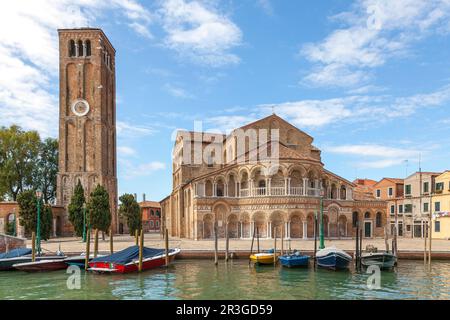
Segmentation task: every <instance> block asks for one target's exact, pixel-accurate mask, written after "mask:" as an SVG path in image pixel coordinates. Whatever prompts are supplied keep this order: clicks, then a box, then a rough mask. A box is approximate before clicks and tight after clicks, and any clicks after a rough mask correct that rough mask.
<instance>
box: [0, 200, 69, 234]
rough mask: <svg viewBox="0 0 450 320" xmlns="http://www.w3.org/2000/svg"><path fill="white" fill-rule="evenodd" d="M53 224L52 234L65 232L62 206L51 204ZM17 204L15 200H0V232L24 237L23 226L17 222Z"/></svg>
mask: <svg viewBox="0 0 450 320" xmlns="http://www.w3.org/2000/svg"><path fill="white" fill-rule="evenodd" d="M52 213H53V226H52V236H53V237H58V236H62V235H65V234H67V232H68V230H64V227H65V225H66V224H65V223H64V219H65V209H64V207H62V206H52ZM19 218H20V216H19V204H18V203H17V202H13V201H11V202H0V233H5V234H10V235H14V236H17V237H25V232H24V228H23V227H22V226H20V224H19Z"/></svg>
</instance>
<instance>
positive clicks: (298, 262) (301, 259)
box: [278, 251, 310, 268]
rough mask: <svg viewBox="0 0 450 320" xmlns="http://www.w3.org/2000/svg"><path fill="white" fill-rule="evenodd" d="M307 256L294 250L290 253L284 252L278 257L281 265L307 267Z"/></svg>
mask: <svg viewBox="0 0 450 320" xmlns="http://www.w3.org/2000/svg"><path fill="white" fill-rule="evenodd" d="M309 258H310V257H309V256H307V255H303V254H301V253H300V252H299V251H294V252H293V253H291V254H285V255H282V256H280V257H279V258H278V260H279V261H280V263H281V265H282V266H283V267H288V268H295V267H307V266H308V265H309Z"/></svg>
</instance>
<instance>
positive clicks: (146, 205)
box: [139, 201, 161, 232]
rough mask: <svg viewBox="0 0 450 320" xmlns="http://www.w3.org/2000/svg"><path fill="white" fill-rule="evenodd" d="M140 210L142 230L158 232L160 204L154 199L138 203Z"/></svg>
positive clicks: (159, 226) (159, 228) (159, 227)
mask: <svg viewBox="0 0 450 320" xmlns="http://www.w3.org/2000/svg"><path fill="white" fill-rule="evenodd" d="M139 206H140V207H141V212H142V228H143V229H144V232H159V231H160V230H161V205H160V204H159V202H156V201H142V202H140V203H139Z"/></svg>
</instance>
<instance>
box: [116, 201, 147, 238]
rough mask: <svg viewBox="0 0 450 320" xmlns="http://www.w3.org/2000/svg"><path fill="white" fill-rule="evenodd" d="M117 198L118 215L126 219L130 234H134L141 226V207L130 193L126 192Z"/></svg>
mask: <svg viewBox="0 0 450 320" xmlns="http://www.w3.org/2000/svg"><path fill="white" fill-rule="evenodd" d="M119 200H120V202H121V203H120V207H119V215H120V216H121V217H122V218H124V219H125V220H126V222H127V225H128V230H129V231H130V235H134V234H135V231H136V230H138V231H140V230H141V228H142V217H141V208H140V207H139V204H138V203H137V201H136V199H135V198H134V196H133V195H131V194H128V193H126V194H124V195H122V196H121V197H120V198H119Z"/></svg>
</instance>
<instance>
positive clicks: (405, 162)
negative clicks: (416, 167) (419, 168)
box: [403, 159, 408, 177]
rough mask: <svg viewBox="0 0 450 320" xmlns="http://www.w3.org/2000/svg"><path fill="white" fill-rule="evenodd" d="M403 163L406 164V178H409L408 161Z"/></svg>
mask: <svg viewBox="0 0 450 320" xmlns="http://www.w3.org/2000/svg"><path fill="white" fill-rule="evenodd" d="M403 163H406V170H405V171H406V175H405V177H408V159H406V160H403Z"/></svg>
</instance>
